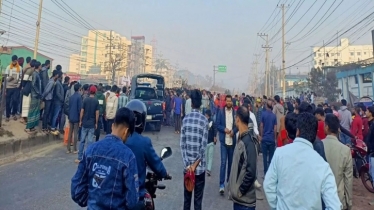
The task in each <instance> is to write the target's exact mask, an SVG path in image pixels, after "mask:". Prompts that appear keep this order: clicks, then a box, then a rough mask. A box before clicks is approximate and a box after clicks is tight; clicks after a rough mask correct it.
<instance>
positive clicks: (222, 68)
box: [218, 65, 227, 72]
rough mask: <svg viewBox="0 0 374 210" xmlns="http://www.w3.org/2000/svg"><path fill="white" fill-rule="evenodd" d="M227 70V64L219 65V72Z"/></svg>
mask: <svg viewBox="0 0 374 210" xmlns="http://www.w3.org/2000/svg"><path fill="white" fill-rule="evenodd" d="M226 70H227V67H226V66H224V65H219V66H218V72H226Z"/></svg>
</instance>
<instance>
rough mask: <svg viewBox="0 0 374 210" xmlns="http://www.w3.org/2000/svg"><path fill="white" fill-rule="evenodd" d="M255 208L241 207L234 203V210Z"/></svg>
mask: <svg viewBox="0 0 374 210" xmlns="http://www.w3.org/2000/svg"><path fill="white" fill-rule="evenodd" d="M255 209H256V207H248V206H243V205H240V204H237V203H234V210H255Z"/></svg>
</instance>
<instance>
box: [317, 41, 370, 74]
mask: <svg viewBox="0 0 374 210" xmlns="http://www.w3.org/2000/svg"><path fill="white" fill-rule="evenodd" d="M312 52H313V58H312V66H314V67H315V68H317V67H320V68H321V67H323V66H341V65H345V64H349V63H354V62H357V61H360V60H366V59H368V58H372V57H373V46H372V45H350V43H349V40H348V39H347V38H343V39H341V40H340V45H339V46H326V47H323V46H322V47H317V46H315V47H313V48H312Z"/></svg>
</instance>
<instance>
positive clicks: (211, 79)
mask: <svg viewBox="0 0 374 210" xmlns="http://www.w3.org/2000/svg"><path fill="white" fill-rule="evenodd" d="M205 81H206V82H207V86H211V85H213V78H212V77H211V76H209V75H205Z"/></svg>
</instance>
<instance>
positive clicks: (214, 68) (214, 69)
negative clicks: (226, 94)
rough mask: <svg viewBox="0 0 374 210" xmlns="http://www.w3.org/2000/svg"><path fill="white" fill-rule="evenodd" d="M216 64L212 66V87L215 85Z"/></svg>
mask: <svg viewBox="0 0 374 210" xmlns="http://www.w3.org/2000/svg"><path fill="white" fill-rule="evenodd" d="M216 72H217V70H216V66H213V86H212V88H214V86H215V85H216Z"/></svg>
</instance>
